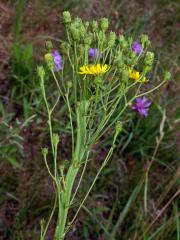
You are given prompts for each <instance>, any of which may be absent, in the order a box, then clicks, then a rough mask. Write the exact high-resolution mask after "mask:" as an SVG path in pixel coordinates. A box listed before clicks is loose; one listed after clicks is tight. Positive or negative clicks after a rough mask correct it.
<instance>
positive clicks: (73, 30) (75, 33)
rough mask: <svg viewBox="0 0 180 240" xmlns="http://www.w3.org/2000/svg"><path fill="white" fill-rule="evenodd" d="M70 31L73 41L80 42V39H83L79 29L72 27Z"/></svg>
mask: <svg viewBox="0 0 180 240" xmlns="http://www.w3.org/2000/svg"><path fill="white" fill-rule="evenodd" d="M70 31H71V34H72V38H73V40H74V41H75V42H79V40H80V37H81V34H80V31H79V30H78V29H77V28H75V27H74V26H71V27H70Z"/></svg>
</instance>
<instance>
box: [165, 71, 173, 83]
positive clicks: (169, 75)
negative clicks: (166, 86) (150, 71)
mask: <svg viewBox="0 0 180 240" xmlns="http://www.w3.org/2000/svg"><path fill="white" fill-rule="evenodd" d="M170 79H171V73H170V72H168V71H166V72H165V73H164V80H165V81H169V80H170Z"/></svg>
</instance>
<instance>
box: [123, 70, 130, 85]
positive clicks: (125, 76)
mask: <svg viewBox="0 0 180 240" xmlns="http://www.w3.org/2000/svg"><path fill="white" fill-rule="evenodd" d="M128 81H129V71H128V70H126V69H125V70H123V71H122V82H124V83H128Z"/></svg>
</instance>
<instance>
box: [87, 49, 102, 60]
mask: <svg viewBox="0 0 180 240" xmlns="http://www.w3.org/2000/svg"><path fill="white" fill-rule="evenodd" d="M88 54H89V57H90V58H96V57H99V56H100V51H99V49H98V48H90V49H89V52H88Z"/></svg>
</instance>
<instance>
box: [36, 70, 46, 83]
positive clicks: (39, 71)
mask: <svg viewBox="0 0 180 240" xmlns="http://www.w3.org/2000/svg"><path fill="white" fill-rule="evenodd" d="M37 74H38V76H39V78H40V79H41V80H42V81H44V76H45V71H44V68H43V66H38V67H37Z"/></svg>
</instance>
